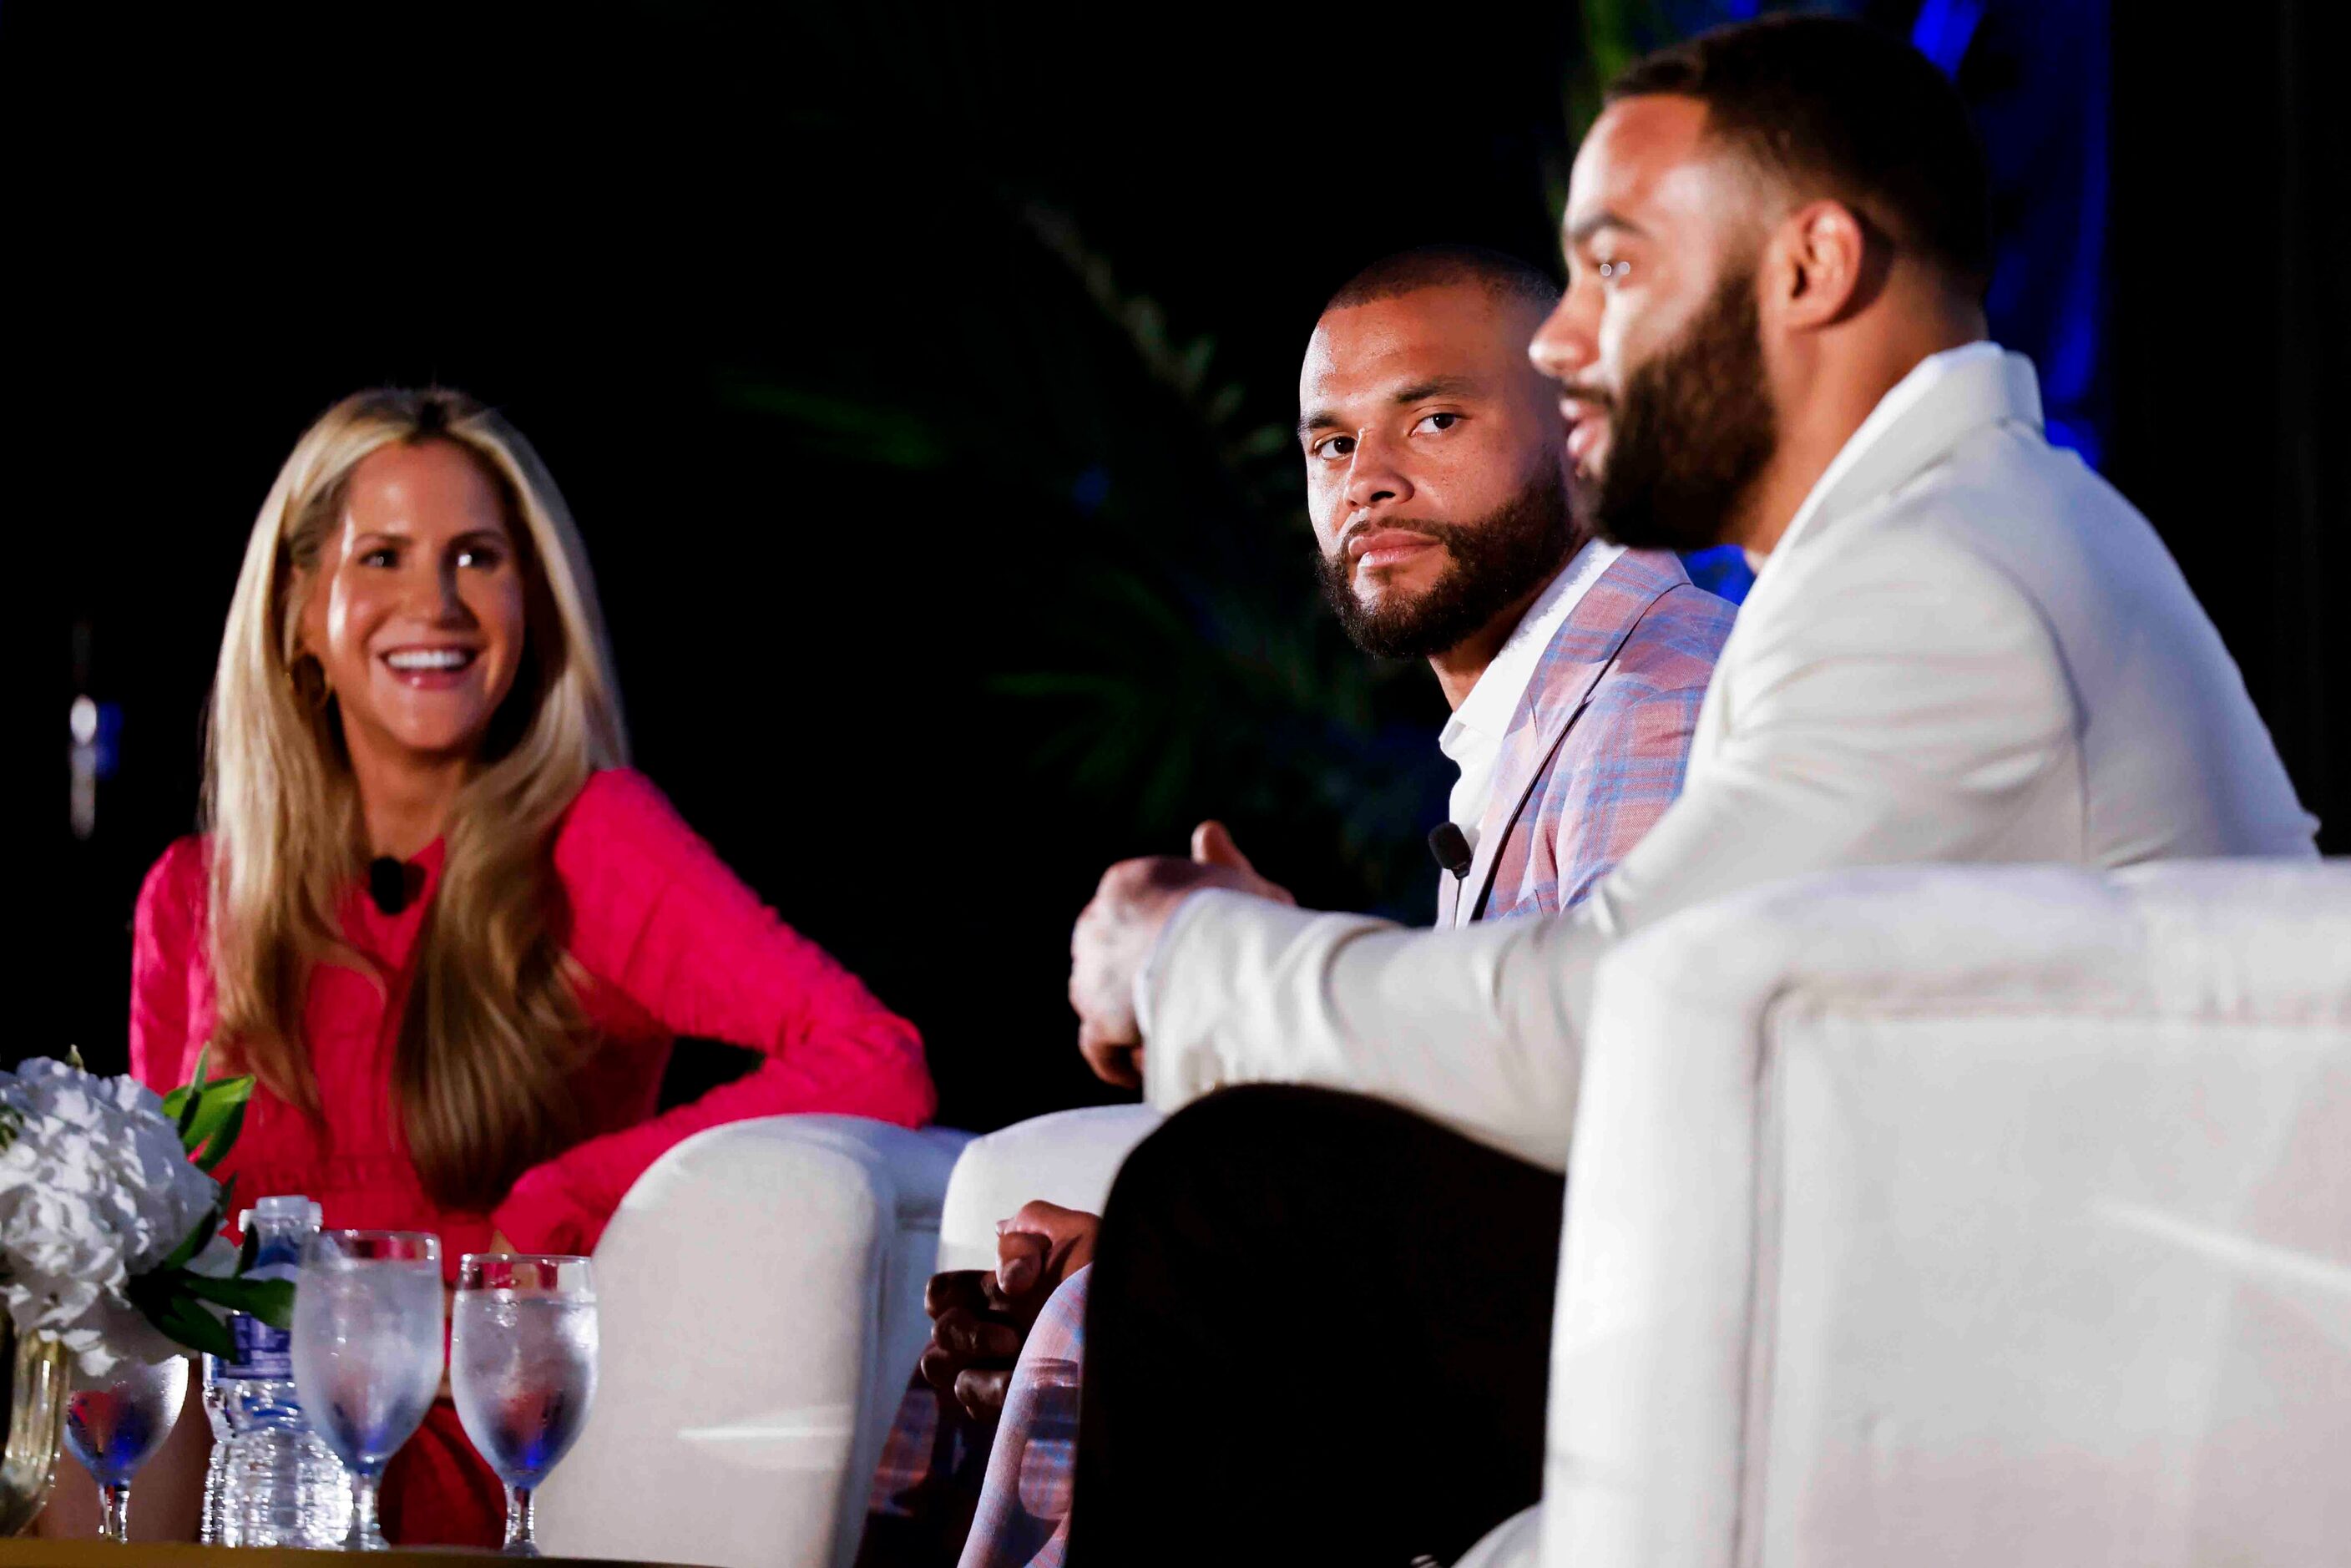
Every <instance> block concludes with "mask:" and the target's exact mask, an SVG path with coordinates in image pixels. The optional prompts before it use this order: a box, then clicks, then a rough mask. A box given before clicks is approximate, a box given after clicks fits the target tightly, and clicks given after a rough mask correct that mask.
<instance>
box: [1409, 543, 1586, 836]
mask: <svg viewBox="0 0 2351 1568" xmlns="http://www.w3.org/2000/svg"><path fill="white" fill-rule="evenodd" d="M1624 553H1625V547H1624V546H1623V545H1618V544H1609V543H1607V542H1606V541H1605V540H1602V539H1593V540H1590V541H1588V542H1587V543H1586V544H1585V545H1584V546H1583V549H1579V550H1577V551H1576V552H1575V553H1574V554H1573V556H1570V557H1569V558H1568V562H1567V565H1566V566H1565V567H1563V568H1562V569H1561V570H1560V573H1559V575H1558V576H1556V577H1554V578H1552V580H1551V581H1550V583H1549V584H1548V585H1546V586H1545V587H1544V589H1543V591H1541V593H1539V594H1537V595H1536V596H1535V601H1534V602H1533V603H1532V604H1530V605H1528V606H1527V612H1526V613H1525V614H1524V615H1522V616H1520V617H1519V623H1518V624H1517V625H1516V626H1514V627H1512V628H1511V629H1510V636H1509V637H1507V638H1505V639H1504V640H1503V643H1502V646H1501V648H1500V649H1499V651H1498V652H1497V653H1495V654H1494V658H1493V662H1492V663H1490V664H1488V665H1487V666H1486V668H1485V671H1484V673H1482V674H1479V677H1478V681H1477V684H1476V685H1473V686H1471V687H1470V688H1469V695H1468V696H1465V697H1463V698H1462V699H1461V706H1459V707H1458V708H1455V709H1454V710H1453V716H1452V717H1450V718H1448V719H1447V720H1446V721H1445V729H1444V731H1443V733H1441V734H1440V735H1438V736H1437V749H1438V750H1439V751H1442V752H1443V753H1445V755H1446V757H1447V758H1448V759H1449V760H1450V761H1451V762H1452V764H1453V766H1454V767H1456V768H1459V769H1460V770H1461V777H1460V778H1459V779H1456V780H1455V781H1454V784H1453V793H1452V795H1451V796H1450V797H1448V798H1447V801H1446V806H1445V814H1446V816H1447V819H1448V820H1450V821H1451V822H1452V823H1453V825H1454V826H1455V827H1457V828H1459V829H1460V830H1461V836H1462V837H1463V838H1464V839H1466V840H1468V843H1469V848H1470V850H1471V851H1472V852H1475V851H1476V850H1477V848H1478V824H1479V823H1480V822H1482V821H1485V820H1486V807H1487V804H1488V802H1489V800H1490V799H1491V798H1492V796H1493V793H1494V768H1495V765H1496V764H1497V763H1499V761H1500V760H1501V758H1502V737H1504V736H1506V735H1508V734H1509V733H1510V717H1511V716H1512V715H1514V714H1516V713H1517V712H1518V711H1519V704H1520V701H1521V700H1523V699H1524V698H1525V696H1526V695H1527V686H1528V685H1529V684H1530V683H1531V682H1532V681H1533V680H1534V678H1535V669H1536V667H1537V666H1538V665H1540V664H1541V663H1542V654H1543V650H1544V649H1545V648H1548V647H1550V646H1551V640H1552V638H1553V637H1554V636H1556V635H1558V632H1559V629H1560V628H1561V627H1562V626H1564V625H1565V624H1567V618H1568V617H1569V616H1571V615H1573V614H1574V613H1575V607H1576V606H1577V605H1578V604H1580V603H1582V602H1583V591H1584V590H1585V589H1587V588H1590V587H1591V586H1592V585H1593V583H1594V582H1596V581H1598V580H1599V578H1600V574H1601V573H1602V572H1604V571H1606V570H1608V569H1609V567H1611V566H1612V565H1614V563H1615V560H1616V558H1617V557H1618V556H1620V555H1623V554H1624Z"/></svg>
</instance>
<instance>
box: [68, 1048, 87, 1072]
mask: <svg viewBox="0 0 2351 1568" xmlns="http://www.w3.org/2000/svg"><path fill="white" fill-rule="evenodd" d="M66 1065H67V1066H68V1067H70V1068H72V1069H73V1070H74V1071H76V1072H88V1071H89V1068H88V1067H86V1066H84V1065H83V1064H82V1060H81V1047H79V1046H78V1045H69V1046H68V1047H66Z"/></svg>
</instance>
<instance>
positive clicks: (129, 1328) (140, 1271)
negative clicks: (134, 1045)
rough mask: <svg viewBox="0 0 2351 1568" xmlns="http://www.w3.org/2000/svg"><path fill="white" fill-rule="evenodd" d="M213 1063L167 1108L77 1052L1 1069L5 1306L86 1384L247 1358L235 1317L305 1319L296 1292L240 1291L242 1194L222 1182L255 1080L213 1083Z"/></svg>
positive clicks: (264, 1285)
mask: <svg viewBox="0 0 2351 1568" xmlns="http://www.w3.org/2000/svg"><path fill="white" fill-rule="evenodd" d="M204 1061H205V1058H204V1055H202V1054H200V1055H199V1056H198V1057H197V1058H196V1071H195V1076H194V1077H193V1080H191V1081H190V1082H188V1083H187V1084H186V1085H184V1086H183V1087H182V1088H179V1089H175V1090H173V1091H172V1092H171V1093H170V1094H168V1095H164V1096H162V1097H160V1098H159V1097H158V1096H157V1095H156V1093H155V1092H154V1091H153V1090H152V1089H149V1088H148V1087H147V1086H146V1085H144V1084H142V1083H141V1082H138V1081H137V1080H135V1079H132V1078H130V1077H127V1076H126V1077H121V1078H101V1077H99V1076H98V1075H96V1074H94V1073H91V1072H89V1071H85V1070H84V1069H83V1067H82V1064H81V1058H80V1055H79V1053H78V1052H76V1053H74V1054H73V1055H72V1056H71V1057H70V1059H69V1060H68V1061H52V1060H49V1059H47V1058H37V1059H35V1060H32V1061H26V1062H25V1063H23V1064H22V1065H21V1066H19V1067H18V1068H17V1069H16V1071H13V1072H8V1071H0V1300H5V1302H6V1305H7V1311H8V1317H9V1321H10V1322H11V1323H12V1324H13V1325H14V1326H15V1329H16V1333H17V1334H18V1335H19V1336H20V1337H23V1338H26V1339H33V1338H39V1339H47V1340H54V1341H56V1342H57V1343H60V1344H62V1345H63V1346H64V1347H65V1348H66V1350H67V1351H68V1353H69V1354H71V1355H72V1356H73V1357H74V1360H75V1362H76V1363H77V1364H78V1366H79V1367H80V1369H81V1371H82V1373H83V1374H84V1375H88V1376H90V1377H103V1376H105V1375H107V1374H108V1373H109V1372H110V1370H111V1369H112V1368H113V1366H114V1364H116V1363H117V1362H118V1361H122V1360H131V1361H138V1362H145V1363H150V1364H152V1363H154V1362H158V1361H162V1360H163V1359H165V1358H166V1357H168V1356H172V1355H178V1354H183V1349H184V1350H200V1351H205V1352H209V1353H210V1354H214V1355H233V1354H235V1344H234V1343H233V1342H232V1340H231V1338H230V1336H229V1331H228V1326H227V1323H226V1322H225V1313H226V1312H250V1313H252V1314H253V1315H254V1316H256V1317H257V1318H259V1319H261V1320H262V1321H264V1322H268V1323H271V1324H273V1325H275V1326H277V1327H278V1328H285V1327H287V1326H288V1325H289V1323H290V1322H291V1321H292V1316H293V1310H294V1291H293V1286H292V1284H291V1283H290V1282H289V1281H282V1280H246V1279H240V1278H238V1277H237V1276H238V1274H239V1273H240V1271H241V1269H242V1266H243V1261H244V1260H241V1259H240V1258H239V1257H238V1254H237V1250H236V1249H235V1248H234V1247H232V1246H231V1245H230V1244H229V1243H228V1241H227V1240H226V1239H225V1238H223V1237H222V1236H221V1234H220V1231H221V1227H222V1224H223V1222H224V1221H225V1219H226V1218H227V1217H228V1215H229V1213H230V1212H231V1211H230V1208H229V1203H230V1199H231V1197H232V1196H233V1191H234V1188H235V1182H234V1180H232V1181H231V1182H230V1183H229V1184H228V1186H225V1187H224V1186H222V1185H221V1184H220V1183H219V1182H217V1181H215V1180H214V1178H213V1176H212V1172H213V1169H214V1167H215V1166H218V1165H219V1164H220V1162H221V1161H222V1160H223V1159H224V1158H225V1157H226V1155H227V1154H228V1152H229V1150H230V1148H231V1147H232V1146H234V1145H235V1142H236V1135H237V1133H238V1131H239V1129H240V1128H242V1127H243V1125H244V1123H245V1108H246V1101H247V1100H248V1099H249V1098H250V1097H251V1095H252V1093H253V1080H252V1079H251V1078H250V1077H243V1078H222V1079H212V1080H207V1079H206V1077H205V1075H204Z"/></svg>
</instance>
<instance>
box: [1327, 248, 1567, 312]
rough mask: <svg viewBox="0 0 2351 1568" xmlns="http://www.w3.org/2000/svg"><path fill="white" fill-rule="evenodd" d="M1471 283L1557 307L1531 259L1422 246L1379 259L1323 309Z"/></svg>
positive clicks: (1551, 285)
mask: <svg viewBox="0 0 2351 1568" xmlns="http://www.w3.org/2000/svg"><path fill="white" fill-rule="evenodd" d="M1457 283H1476V284H1479V285H1481V286H1482V287H1484V288H1485V289H1486V291H1487V292H1488V293H1489V294H1492V295H1495V296H1496V297H1498V298H1503V299H1516V300H1522V301H1524V302H1525V303H1527V304H1529V305H1532V306H1535V307H1537V308H1540V309H1541V310H1542V311H1544V312H1545V313H1549V311H1550V310H1551V308H1552V307H1553V306H1555V305H1557V304H1558V303H1559V285H1558V284H1557V283H1555V282H1553V281H1552V277H1551V274H1549V273H1547V272H1545V271H1544V270H1543V269H1542V268H1541V267H1537V266H1536V265H1535V264H1534V263H1532V262H1531V261H1527V260H1524V259H1522V258H1520V257H1519V256H1511V255H1510V254H1508V253H1507V252H1503V251H1499V250H1489V249H1487V248H1486V247H1485V246H1480V245H1424V246H1415V247H1414V248H1413V249H1411V250H1400V251H1397V252H1395V254H1394V255H1392V256H1382V257H1380V259H1379V260H1377V261H1375V262H1374V263H1372V264H1371V265H1370V266H1369V267H1364V269H1363V270H1362V271H1361V272H1358V273H1357V274H1355V276H1354V277H1351V278H1349V279H1348V280H1347V281H1346V282H1345V283H1343V284H1342V285H1340V287H1339V292H1338V293H1336V294H1333V295H1332V296H1331V298H1330V300H1329V302H1328V303H1326V304H1325V305H1324V306H1323V307H1322V310H1323V313H1324V314H1325V315H1328V314H1329V313H1330V312H1332V311H1333V310H1349V309H1353V308H1354V307H1356V306H1358V305H1369V304H1371V303H1372V302H1373V301H1374V300H1377V299H1393V298H1396V297H1397V296H1398V295H1403V294H1416V293H1418V292H1419V291H1420V290H1422V289H1424V288H1445V287H1451V286H1452V285H1454V284H1457Z"/></svg>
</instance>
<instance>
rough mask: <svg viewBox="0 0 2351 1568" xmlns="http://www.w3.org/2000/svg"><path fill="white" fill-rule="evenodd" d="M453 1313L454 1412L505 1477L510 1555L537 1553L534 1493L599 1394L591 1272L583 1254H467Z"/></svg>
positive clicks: (459, 1272) (451, 1376) (460, 1268)
mask: <svg viewBox="0 0 2351 1568" xmlns="http://www.w3.org/2000/svg"><path fill="white" fill-rule="evenodd" d="M449 1390H450V1392H451V1393H452V1394H454V1395H455V1396H456V1399H457V1419H458V1420H460V1421H462V1422H464V1423H465V1436H467V1437H471V1438H472V1439H473V1440H474V1447H475V1449H476V1450H477V1451H478V1452H479V1453H480V1454H481V1456H482V1458H485V1459H486V1460H487V1461H489V1466H490V1469H493V1470H495V1471H496V1472H497V1477H498V1479H500V1480H501V1481H504V1482H505V1483H506V1488H507V1540H506V1554H507V1556H509V1557H536V1556H538V1541H537V1539H536V1538H535V1526H536V1523H537V1521H536V1520H535V1519H534V1517H533V1515H532V1511H531V1494H532V1493H534V1492H535V1491H537V1490H538V1486H539V1483H540V1482H542V1481H544V1480H545V1479H547V1476H548V1472H549V1471H550V1470H552V1469H555V1467H556V1464H557V1463H558V1462H559V1460H561V1458H563V1456H564V1455H565V1454H567V1453H569V1451H570V1449H571V1444H572V1442H573V1440H574V1439H575V1438H577V1437H579V1436H580V1427H583V1426H584V1425H586V1424H587V1420H588V1406H590V1405H591V1404H592V1403H594V1402H595V1398H596V1282H595V1276H594V1274H593V1272H592V1271H591V1270H590V1268H589V1265H588V1260H587V1259H585V1258H572V1257H539V1256H533V1255H530V1254H527V1253H517V1252H468V1253H467V1254H465V1258H464V1259H463V1260H460V1261H459V1263H458V1266H457V1302H456V1307H455V1322H453V1323H452V1325H451V1327H450V1331H449Z"/></svg>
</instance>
